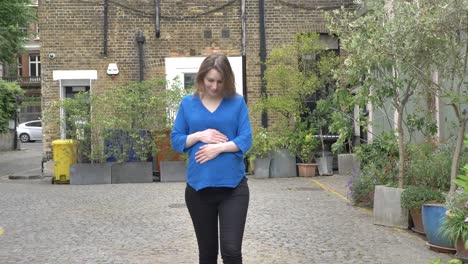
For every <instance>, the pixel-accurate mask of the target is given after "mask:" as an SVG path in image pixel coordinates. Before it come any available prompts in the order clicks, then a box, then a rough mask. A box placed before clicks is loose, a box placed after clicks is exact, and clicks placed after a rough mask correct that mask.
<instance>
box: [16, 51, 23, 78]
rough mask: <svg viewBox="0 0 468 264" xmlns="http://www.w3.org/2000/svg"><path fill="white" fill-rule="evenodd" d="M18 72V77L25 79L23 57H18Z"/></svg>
mask: <svg viewBox="0 0 468 264" xmlns="http://www.w3.org/2000/svg"><path fill="white" fill-rule="evenodd" d="M17 71H18V77H23V58H22V57H21V56H20V57H18V65H17Z"/></svg>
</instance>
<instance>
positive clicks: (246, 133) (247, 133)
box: [232, 98, 252, 155]
mask: <svg viewBox="0 0 468 264" xmlns="http://www.w3.org/2000/svg"><path fill="white" fill-rule="evenodd" d="M232 141H233V142H234V144H236V146H237V147H238V148H239V149H240V152H241V153H239V154H241V155H245V153H247V151H248V150H249V149H250V147H251V146H252V127H251V126H250V119H249V111H248V109H247V105H246V104H245V101H244V99H243V98H242V105H241V107H240V113H239V125H238V128H237V137H236V138H234V139H233V140H232Z"/></svg>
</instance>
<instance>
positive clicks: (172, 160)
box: [153, 77, 193, 182]
mask: <svg viewBox="0 0 468 264" xmlns="http://www.w3.org/2000/svg"><path fill="white" fill-rule="evenodd" d="M166 86H167V87H166V89H164V91H163V92H162V93H160V99H161V105H162V106H163V107H164V110H163V111H162V115H161V117H162V119H161V121H160V124H159V125H158V127H157V128H156V129H154V130H153V134H154V137H155V140H156V145H157V148H156V149H157V152H156V157H157V163H156V167H157V170H158V171H159V177H160V181H161V182H183V181H185V179H186V171H187V160H188V157H187V156H186V155H183V154H181V153H179V152H177V151H175V150H173V149H172V146H171V135H170V133H171V130H172V126H173V125H174V121H175V118H176V115H177V111H178V110H179V105H180V102H181V101H182V99H183V98H184V96H186V95H189V94H193V89H185V88H184V87H182V83H181V82H180V79H179V78H178V77H176V78H174V79H173V80H172V81H171V82H170V83H169V84H167V85H166Z"/></svg>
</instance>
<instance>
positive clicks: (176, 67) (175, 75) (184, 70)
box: [165, 56, 244, 95]
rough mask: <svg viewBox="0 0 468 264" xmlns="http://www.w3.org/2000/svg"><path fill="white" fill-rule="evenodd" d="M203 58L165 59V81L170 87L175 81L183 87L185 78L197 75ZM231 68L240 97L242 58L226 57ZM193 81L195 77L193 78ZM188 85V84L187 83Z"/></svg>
mask: <svg viewBox="0 0 468 264" xmlns="http://www.w3.org/2000/svg"><path fill="white" fill-rule="evenodd" d="M204 59H205V57H172V58H171V57H167V58H166V59H165V64H166V80H167V82H168V84H169V87H170V85H171V84H172V83H173V81H174V80H175V79H178V80H179V81H180V82H181V83H182V84H183V85H184V88H186V89H187V88H188V87H187V86H185V83H186V80H185V77H186V76H187V81H189V80H188V79H189V78H191V76H194V74H196V73H197V71H198V68H200V64H201V63H202V61H203V60H204ZM228 60H229V63H230V64H231V68H232V70H233V72H234V78H235V82H236V92H237V93H238V94H240V95H244V94H243V89H242V57H240V56H239V57H228ZM193 78H194V79H195V77H193ZM187 84H188V85H189V83H187Z"/></svg>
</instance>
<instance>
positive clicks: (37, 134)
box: [16, 120, 42, 143]
mask: <svg viewBox="0 0 468 264" xmlns="http://www.w3.org/2000/svg"><path fill="white" fill-rule="evenodd" d="M16 131H17V133H18V138H19V140H20V141H21V142H23V143H26V142H30V141H36V140H42V121H41V120H33V121H29V122H24V123H21V124H19V125H18V126H17V127H16Z"/></svg>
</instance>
